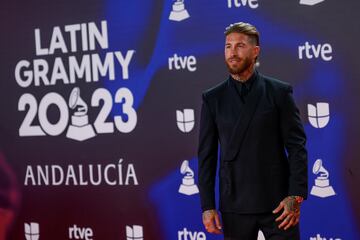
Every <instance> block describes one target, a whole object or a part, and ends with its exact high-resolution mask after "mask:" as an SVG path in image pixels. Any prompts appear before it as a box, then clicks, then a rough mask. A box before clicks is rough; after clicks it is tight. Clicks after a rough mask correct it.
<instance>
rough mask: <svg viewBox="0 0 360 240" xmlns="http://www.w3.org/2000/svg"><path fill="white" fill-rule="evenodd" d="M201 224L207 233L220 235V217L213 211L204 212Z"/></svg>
mask: <svg viewBox="0 0 360 240" xmlns="http://www.w3.org/2000/svg"><path fill="white" fill-rule="evenodd" d="M202 220H203V224H204V226H205V229H206V231H207V232H209V233H215V234H221V233H222V232H221V228H222V227H221V222H220V216H219V214H218V212H217V211H216V210H215V209H211V210H206V211H204V212H203V214H202Z"/></svg>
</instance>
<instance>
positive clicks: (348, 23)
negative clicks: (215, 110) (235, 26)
mask: <svg viewBox="0 0 360 240" xmlns="http://www.w3.org/2000/svg"><path fill="white" fill-rule="evenodd" d="M359 7H360V3H359V2H358V1H356V0H349V1H331V0H291V1H280V0H272V1H270V0H269V1H261V0H216V1H199V0H197V1H195V0H185V1H184V0H164V1H160V0H157V1H156V0H154V1H150V0H147V1H144V0H143V1H123V0H107V1H94V0H87V1H85V0H78V1H68V0H64V1H45V0H34V1H19V0H13V1H5V2H4V3H3V4H2V7H1V9H0V13H1V14H0V27H1V32H2V34H1V38H0V43H1V48H0V53H1V54H0V61H1V64H0V104H1V105H0V106H1V115H0V240H5V239H16V240H20V239H26V240H38V239H40V240H41V239H45V240H50V239H51V240H64V239H84V240H91V239H94V240H149V239H151V240H161V239H164V240H205V239H208V240H210V239H213V240H216V239H222V238H223V237H222V236H215V235H210V234H208V233H206V232H205V230H204V228H203V226H202V222H201V209H200V200H199V190H198V187H197V168H198V166H197V156H196V155H197V142H198V130H199V117H200V106H201V93H202V91H204V90H205V89H207V88H209V87H211V86H213V85H215V84H217V83H219V82H221V81H223V80H225V79H226V78H227V77H228V74H227V70H226V67H225V63H224V30H225V27H226V26H228V25H229V24H230V23H233V22H239V21H244V22H250V23H252V24H254V25H255V26H256V27H257V28H258V30H259V31H260V34H261V40H260V42H261V55H260V58H259V66H258V69H259V71H260V72H262V73H263V74H266V75H269V76H273V77H276V78H279V79H281V80H283V81H286V82H289V83H290V84H291V85H293V87H294V97H295V99H296V102H297V104H298V106H299V109H300V111H301V117H302V120H303V123H304V126H305V130H306V133H307V136H308V143H307V148H308V151H309V198H308V200H307V201H305V202H304V203H303V207H302V217H301V223H300V225H301V236H302V239H309V240H322V239H323V240H329V239H332V240H356V239H360V235H359V229H360V227H359V226H360V224H359V222H360V204H359V202H360V191H359V186H358V185H359V183H360V176H359V171H360V163H359V161H358V160H359V158H360V150H359V147H358V144H357V141H358V136H359V134H360V127H359V124H358V123H359V121H360V112H359V107H358V105H357V104H358V103H359V102H360V99H359V98H360V97H359V94H358V92H359V90H360V83H359V80H360V78H359V76H360V74H359V71H358V69H357V68H358V56H357V55H358V53H359V47H358V42H359V40H360V32H359V24H358V17H357V13H358V9H359ZM258 239H259V240H260V239H264V238H263V235H262V233H261V232H259V237H258Z"/></svg>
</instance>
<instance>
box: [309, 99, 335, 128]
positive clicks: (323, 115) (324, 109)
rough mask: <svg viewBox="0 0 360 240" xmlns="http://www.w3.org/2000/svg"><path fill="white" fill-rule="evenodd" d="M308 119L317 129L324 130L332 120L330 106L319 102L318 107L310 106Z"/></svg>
mask: <svg viewBox="0 0 360 240" xmlns="http://www.w3.org/2000/svg"><path fill="white" fill-rule="evenodd" d="M307 107H308V117H309V122H310V124H311V125H312V126H313V127H315V128H324V127H326V125H327V124H328V123H329V120H330V110H329V104H328V103H325V102H318V103H316V106H314V105H312V104H308V106H307Z"/></svg>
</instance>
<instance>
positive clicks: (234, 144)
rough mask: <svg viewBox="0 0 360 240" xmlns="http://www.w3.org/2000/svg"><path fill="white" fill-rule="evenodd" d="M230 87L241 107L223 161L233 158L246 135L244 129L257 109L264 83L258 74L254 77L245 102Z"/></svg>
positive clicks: (245, 129)
mask: <svg viewBox="0 0 360 240" xmlns="http://www.w3.org/2000/svg"><path fill="white" fill-rule="evenodd" d="M230 87H232V89H233V90H231V91H235V93H236V99H237V100H236V103H237V104H239V105H238V106H239V108H240V107H241V109H240V114H239V119H238V120H237V122H236V125H235V128H234V131H233V133H232V135H231V137H230V141H229V145H228V148H227V150H226V154H225V159H224V161H233V160H235V157H236V155H237V153H238V152H239V151H240V149H241V146H242V143H243V141H244V138H245V135H246V131H247V129H248V127H249V125H250V123H251V120H252V118H253V116H254V113H255V111H256V109H257V106H258V103H259V101H260V98H261V95H262V94H263V92H264V83H263V79H262V77H261V76H260V74H258V75H257V77H256V79H254V83H253V86H252V89H251V91H250V93H249V95H248V96H247V99H246V102H245V104H243V103H242V102H241V100H240V97H239V95H238V94H237V92H236V89H235V88H234V87H233V86H230Z"/></svg>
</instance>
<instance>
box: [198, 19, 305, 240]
mask: <svg viewBox="0 0 360 240" xmlns="http://www.w3.org/2000/svg"><path fill="white" fill-rule="evenodd" d="M225 36H226V42H225V61H226V65H227V67H228V70H229V73H230V76H229V79H227V80H226V81H224V82H222V83H220V84H219V85H217V86H215V87H213V88H211V89H209V90H207V91H205V92H204V93H203V104H202V110H201V120H200V136H199V149H198V157H199V189H200V198H201V207H202V210H203V224H204V226H205V228H206V230H207V231H208V232H209V233H216V234H221V233H222V224H221V222H220V217H219V214H218V212H217V210H216V205H215V192H214V187H215V177H216V168H217V162H218V159H217V157H218V145H220V161H219V163H220V166H219V181H220V184H219V191H220V207H219V208H220V211H221V217H222V223H223V228H224V229H223V233H224V236H225V239H229V240H230V239H241V240H252V239H256V237H257V234H258V231H259V230H262V232H263V234H264V236H265V238H266V239H272V240H274V239H291V240H296V239H300V233H299V225H298V223H299V218H300V204H301V202H302V201H303V200H304V199H306V197H307V152H306V149H305V142H306V136H305V133H304V130H303V127H302V124H301V120H300V116H299V110H298V109H297V107H296V105H295V103H294V100H293V97H292V87H291V86H290V85H289V84H287V83H285V82H281V81H279V80H276V79H274V78H270V77H266V76H263V75H262V74H260V73H258V72H257V70H255V63H256V60H257V57H258V56H259V53H260V47H259V33H258V31H257V29H256V28H255V27H254V26H252V25H251V24H248V23H243V22H239V23H235V24H231V25H230V26H229V27H227V28H226V31H225Z"/></svg>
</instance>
